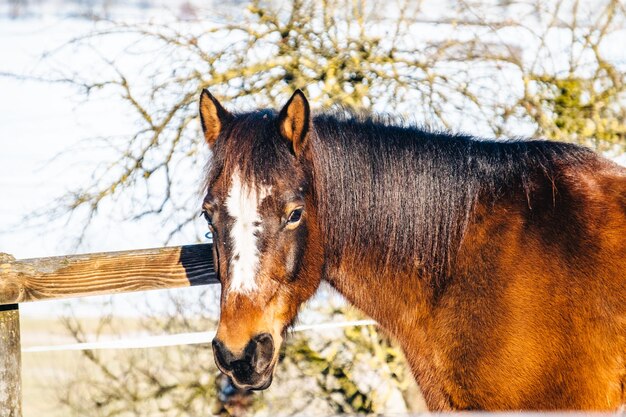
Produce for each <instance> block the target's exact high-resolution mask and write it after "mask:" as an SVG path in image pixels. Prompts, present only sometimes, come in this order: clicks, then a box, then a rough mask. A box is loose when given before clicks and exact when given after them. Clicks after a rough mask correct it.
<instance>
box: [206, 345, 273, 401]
mask: <svg viewBox="0 0 626 417" xmlns="http://www.w3.org/2000/svg"><path fill="white" fill-rule="evenodd" d="M274 350H275V349H274V339H273V338H272V335H271V334H269V333H261V334H258V335H256V336H254V337H253V338H252V340H250V341H249V342H248V344H247V345H246V347H245V348H244V349H243V352H241V354H239V355H236V354H234V353H233V352H231V351H230V350H229V349H228V348H227V347H226V345H224V343H223V342H222V341H221V340H219V339H217V338H215V339H213V356H214V358H215V364H216V365H217V367H218V368H219V370H220V371H222V372H223V373H224V374H226V375H228V376H229V377H231V379H232V380H233V383H234V384H235V385H236V386H237V387H238V388H240V389H250V390H263V389H266V388H267V387H269V386H270V384H271V383H272V376H273V368H274V367H273V359H274Z"/></svg>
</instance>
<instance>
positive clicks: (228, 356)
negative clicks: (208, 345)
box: [212, 339, 235, 371]
mask: <svg viewBox="0 0 626 417" xmlns="http://www.w3.org/2000/svg"><path fill="white" fill-rule="evenodd" d="M212 345H213V356H214V357H215V362H216V363H217V365H218V366H219V367H221V368H222V369H224V370H227V371H230V370H231V365H232V363H233V361H234V360H235V356H234V355H233V354H232V353H231V352H230V351H229V350H228V348H226V346H224V344H223V343H222V342H221V341H220V340H218V339H213V342H212Z"/></svg>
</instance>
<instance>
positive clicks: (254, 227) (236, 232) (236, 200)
mask: <svg viewBox="0 0 626 417" xmlns="http://www.w3.org/2000/svg"><path fill="white" fill-rule="evenodd" d="M269 192H270V188H269V187H261V189H260V192H258V193H257V190H256V187H255V186H254V185H252V186H249V185H248V184H244V183H242V182H241V177H240V176H239V173H238V172H235V174H234V175H233V177H232V181H231V186H230V191H229V192H228V197H227V198H226V211H228V214H229V215H230V216H231V217H232V218H233V219H234V220H235V222H234V224H233V227H232V228H231V229H230V239H231V242H232V243H233V254H232V258H231V259H230V268H231V271H232V279H231V283H230V289H229V290H230V291H232V292H239V293H250V292H252V291H254V290H256V289H257V288H258V285H257V282H256V280H255V277H256V274H257V271H258V268H259V249H258V247H257V237H256V234H258V233H260V231H261V229H262V227H261V216H260V214H259V205H260V204H261V202H262V201H263V199H264V198H265V197H267V195H268V194H269Z"/></svg>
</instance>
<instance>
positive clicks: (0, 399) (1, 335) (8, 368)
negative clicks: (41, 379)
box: [0, 304, 22, 417]
mask: <svg viewBox="0 0 626 417" xmlns="http://www.w3.org/2000/svg"><path fill="white" fill-rule="evenodd" d="M21 362H22V360H21V352H20V313H19V309H18V305H17V304H9V305H0V417H21V416H22V384H21V381H22V375H21V370H22V367H21Z"/></svg>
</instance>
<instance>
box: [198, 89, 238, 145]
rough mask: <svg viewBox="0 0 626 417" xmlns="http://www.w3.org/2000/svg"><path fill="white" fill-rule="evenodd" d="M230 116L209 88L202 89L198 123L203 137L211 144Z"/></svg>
mask: <svg viewBox="0 0 626 417" xmlns="http://www.w3.org/2000/svg"><path fill="white" fill-rule="evenodd" d="M231 118H232V116H231V114H230V113H229V112H228V110H226V109H225V108H224V107H222V105H221V104H220V102H219V101H217V99H216V98H215V97H213V95H212V94H211V93H209V90H207V89H204V90H202V94H200V124H201V125H202V131H203V132H204V139H205V140H206V142H207V143H208V144H209V146H213V144H214V143H215V141H216V140H217V137H218V136H219V135H220V132H221V131H222V129H223V128H224V126H225V125H226V123H227V122H228V121H229V120H230V119H231Z"/></svg>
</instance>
